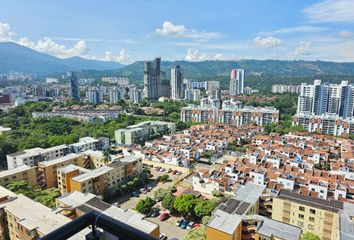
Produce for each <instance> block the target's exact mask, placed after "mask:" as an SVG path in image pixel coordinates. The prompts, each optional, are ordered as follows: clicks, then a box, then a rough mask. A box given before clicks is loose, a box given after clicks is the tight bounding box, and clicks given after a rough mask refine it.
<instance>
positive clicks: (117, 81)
mask: <svg viewBox="0 0 354 240" xmlns="http://www.w3.org/2000/svg"><path fill="white" fill-rule="evenodd" d="M101 81H102V82H108V83H111V84H116V85H122V86H127V85H129V78H124V77H102V78H101Z"/></svg>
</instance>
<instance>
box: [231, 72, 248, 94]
mask: <svg viewBox="0 0 354 240" xmlns="http://www.w3.org/2000/svg"><path fill="white" fill-rule="evenodd" d="M244 81H245V71H244V70H243V69H232V70H231V78H230V95H232V96H235V95H239V94H243V92H244V90H243V87H244Z"/></svg>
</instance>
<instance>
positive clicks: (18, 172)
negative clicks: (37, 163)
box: [0, 165, 37, 187]
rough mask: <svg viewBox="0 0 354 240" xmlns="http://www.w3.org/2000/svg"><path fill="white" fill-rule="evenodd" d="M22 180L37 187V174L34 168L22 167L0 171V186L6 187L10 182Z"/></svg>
mask: <svg viewBox="0 0 354 240" xmlns="http://www.w3.org/2000/svg"><path fill="white" fill-rule="evenodd" d="M16 180H24V181H26V182H28V184H29V185H31V186H36V185H37V173H36V168H35V167H29V166H27V165H22V166H19V167H17V168H13V169H9V170H5V171H0V186H3V187H5V186H7V185H8V184H9V183H11V182H12V181H16Z"/></svg>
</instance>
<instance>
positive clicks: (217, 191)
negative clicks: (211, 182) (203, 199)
mask: <svg viewBox="0 0 354 240" xmlns="http://www.w3.org/2000/svg"><path fill="white" fill-rule="evenodd" d="M211 194H212V195H213V196H214V197H220V196H221V192H220V191H219V190H217V189H214V190H213V191H211Z"/></svg>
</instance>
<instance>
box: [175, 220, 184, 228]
mask: <svg viewBox="0 0 354 240" xmlns="http://www.w3.org/2000/svg"><path fill="white" fill-rule="evenodd" d="M182 221H183V220H182V219H178V220H177V222H176V226H177V227H180V226H181V224H182Z"/></svg>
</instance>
